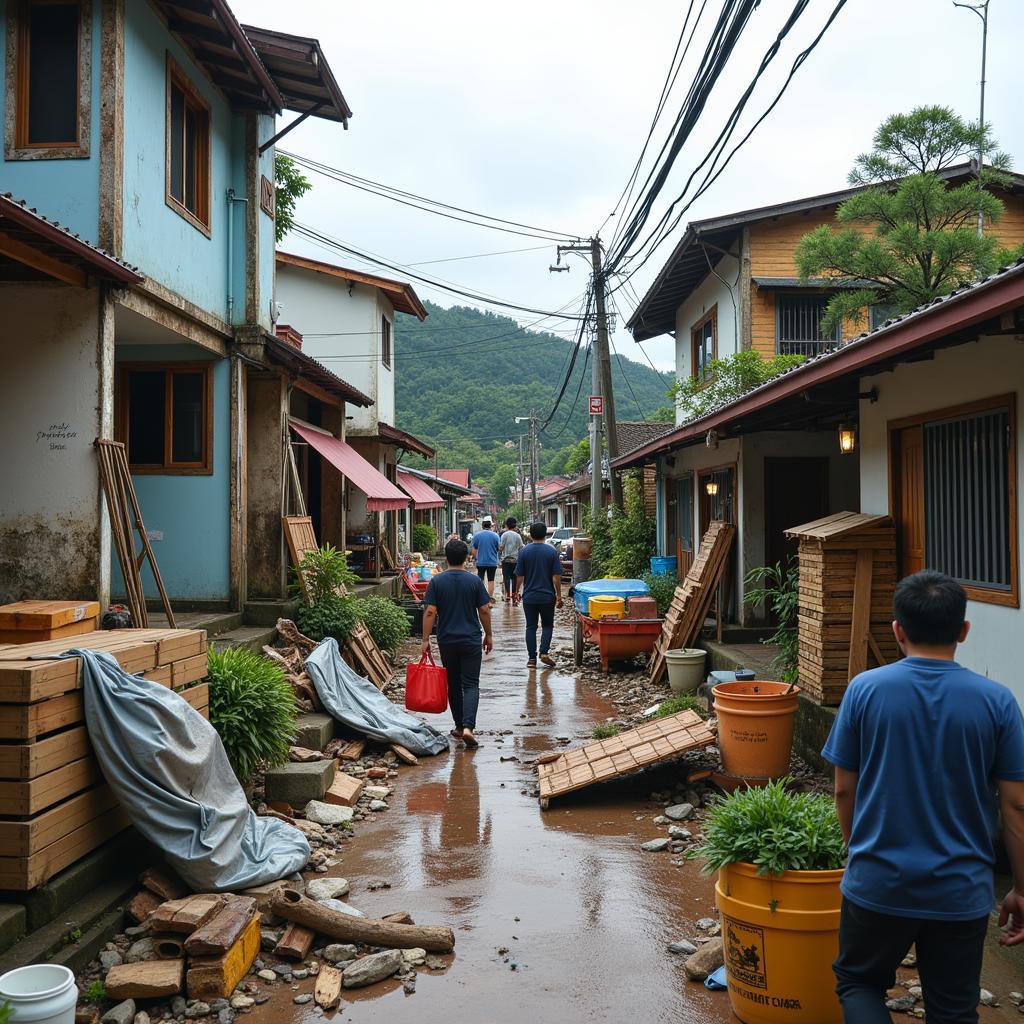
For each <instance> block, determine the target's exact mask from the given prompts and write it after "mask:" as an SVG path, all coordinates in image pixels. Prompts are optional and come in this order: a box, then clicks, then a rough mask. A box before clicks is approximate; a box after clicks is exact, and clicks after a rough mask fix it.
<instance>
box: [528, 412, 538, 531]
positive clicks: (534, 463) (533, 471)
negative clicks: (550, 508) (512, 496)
mask: <svg viewBox="0 0 1024 1024" xmlns="http://www.w3.org/2000/svg"><path fill="white" fill-rule="evenodd" d="M539 464H540V459H539V457H538V452H537V412H536V410H535V409H531V410H530V492H531V501H530V506H531V509H532V512H533V521H534V522H535V523H536V522H537V521H538V520H539V519H540V507H539V506H538V504H537V470H538V468H539Z"/></svg>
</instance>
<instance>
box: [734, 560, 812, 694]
mask: <svg viewBox="0 0 1024 1024" xmlns="http://www.w3.org/2000/svg"><path fill="white" fill-rule="evenodd" d="M744 587H745V590H746V596H745V597H744V603H745V604H761V602H762V601H763V602H765V603H766V604H767V605H768V606H769V607H770V608H771V610H772V613H773V614H774V616H775V621H776V622H777V623H778V627H777V628H776V630H775V632H774V633H773V634H772V635H771V636H770V637H768V639H767V640H765V641H763V642H764V644H765V645H766V646H771V647H778V648H779V653H778V654H777V655H776V656H775V657H774V658H773V659H772V668H773V669H775V671H776V672H778V673H779V675H781V676H782V681H783V682H785V683H795V682H797V680H798V679H799V678H800V668H799V651H800V640H799V634H798V631H797V614H798V612H799V609H800V567H799V565H798V563H797V562H796V561H795V560H789V559H787V560H786V561H785V562H776V563H775V565H762V566H760V567H759V568H757V569H751V570H750V572H748V573H747V576H746V579H745V580H744Z"/></svg>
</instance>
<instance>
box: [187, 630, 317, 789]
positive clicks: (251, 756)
mask: <svg viewBox="0 0 1024 1024" xmlns="http://www.w3.org/2000/svg"><path fill="white" fill-rule="evenodd" d="M207 660H208V666H209V675H210V724H211V725H212V726H213V727H214V728H215V729H216V730H217V732H218V734H219V735H220V738H221V741H222V742H223V744H224V750H225V752H226V753H227V755H228V761H230V762H231V767H232V768H233V769H234V772H235V775H236V776H238V780H239V782H241V783H242V784H243V785H245V784H246V783H247V782H249V780H250V779H252V777H253V775H254V774H255V773H256V771H257V770H258V769H259V768H261V767H267V768H272V767H274V766H275V765H279V764H284V763H285V762H286V761H287V760H288V746H289V744H290V742H291V740H292V737H293V736H294V735H295V716H296V715H297V714H298V712H299V706H298V702H297V701H296V699H295V692H294V691H293V690H292V688H291V685H290V684H289V682H288V680H287V679H286V678H285V674H284V671H283V670H282V669H281V667H280V666H278V665H277V664H275V663H274V662H272V661H268V660H267V659H266V658H264V657H261V656H260V655H258V654H254V653H253V652H252V651H248V650H245V649H244V648H229V649H228V650H226V651H215V650H213V648H211V649H210V653H209V657H208V659H207Z"/></svg>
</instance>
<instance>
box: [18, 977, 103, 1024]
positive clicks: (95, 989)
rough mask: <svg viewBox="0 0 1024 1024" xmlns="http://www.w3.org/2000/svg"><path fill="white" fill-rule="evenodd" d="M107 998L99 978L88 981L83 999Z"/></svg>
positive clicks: (90, 1001)
mask: <svg viewBox="0 0 1024 1024" xmlns="http://www.w3.org/2000/svg"><path fill="white" fill-rule="evenodd" d="M108 998H109V997H108V995H107V987H106V985H104V984H103V982H102V981H100V980H99V978H97V979H96V980H95V981H91V982H89V987H88V988H87V989H86V990H85V1001H86V1002H87V1003H102V1002H103V1001H104V1000H105V999H108ZM4 1005H5V1006H6V1005H7V1004H6V1003H5V1004H4ZM0 1024H4V1018H3V1017H0Z"/></svg>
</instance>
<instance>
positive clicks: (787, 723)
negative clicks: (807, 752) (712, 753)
mask: <svg viewBox="0 0 1024 1024" xmlns="http://www.w3.org/2000/svg"><path fill="white" fill-rule="evenodd" d="M788 689H789V684H788V683H767V682H761V681H759V680H752V681H750V682H742V683H719V684H718V685H717V686H715V687H714V688H713V689H712V691H711V692H712V693H713V694H714V697H715V714H716V715H718V746H719V749H720V750H721V752H722V767H723V768H724V769H725V771H726V773H727V774H729V775H736V776H738V777H739V778H743V779H777V778H778V777H779V776H781V775H785V774H786V773H787V772H788V771H789V755H790V751H791V749H792V746H793V717H794V715H796V709H797V703H798V700H797V697H798V694H799V693H800V689H799V687H794V688H793V692H792V693H786V692H785V691H786V690H788Z"/></svg>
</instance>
